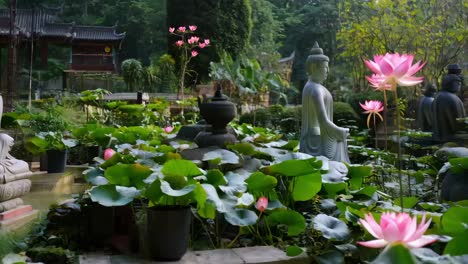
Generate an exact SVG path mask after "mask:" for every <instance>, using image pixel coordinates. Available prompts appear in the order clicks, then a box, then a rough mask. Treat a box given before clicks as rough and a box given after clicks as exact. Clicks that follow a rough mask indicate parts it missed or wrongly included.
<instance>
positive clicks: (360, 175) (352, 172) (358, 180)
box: [348, 165, 372, 190]
mask: <svg viewBox="0 0 468 264" xmlns="http://www.w3.org/2000/svg"><path fill="white" fill-rule="evenodd" d="M371 174H372V167H370V166H362V165H358V166H355V165H353V166H349V167H348V178H349V186H350V187H351V189H354V190H356V189H359V188H361V186H362V182H363V179H364V178H365V177H369V176H370V175H371Z"/></svg>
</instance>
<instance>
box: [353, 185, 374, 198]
mask: <svg viewBox="0 0 468 264" xmlns="http://www.w3.org/2000/svg"><path fill="white" fill-rule="evenodd" d="M376 191H377V188H376V187H374V186H366V187H364V188H361V189H359V190H355V191H350V193H351V194H352V195H355V196H356V195H359V194H362V195H365V196H367V197H372V196H373V195H374V193H375V192H376Z"/></svg>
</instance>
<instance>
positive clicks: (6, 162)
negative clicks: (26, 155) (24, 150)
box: [0, 133, 32, 184]
mask: <svg viewBox="0 0 468 264" xmlns="http://www.w3.org/2000/svg"><path fill="white" fill-rule="evenodd" d="M13 143H14V139H13V138H12V137H10V136H9V135H7V134H4V133H0V184H4V183H8V182H12V181H16V180H20V179H25V178H28V177H29V176H31V175H32V172H31V171H30V170H29V165H28V163H26V162H25V161H23V160H19V159H16V158H15V157H13V156H12V155H10V153H9V152H10V150H11V147H12V146H13Z"/></svg>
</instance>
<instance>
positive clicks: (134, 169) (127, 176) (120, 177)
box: [104, 163, 153, 189]
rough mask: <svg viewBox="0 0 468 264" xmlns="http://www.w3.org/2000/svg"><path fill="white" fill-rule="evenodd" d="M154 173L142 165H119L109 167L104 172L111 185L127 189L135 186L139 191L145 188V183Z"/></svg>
mask: <svg viewBox="0 0 468 264" xmlns="http://www.w3.org/2000/svg"><path fill="white" fill-rule="evenodd" d="M152 172H153V171H152V170H151V169H150V168H149V167H147V166H143V165H141V164H138V163H136V164H122V163H119V164H117V165H114V166H112V167H109V168H107V169H106V171H105V172H104V176H105V177H106V178H107V179H108V180H109V182H110V183H111V184H115V185H121V186H125V187H131V186H134V187H136V188H138V189H141V188H144V187H145V183H144V182H143V180H144V179H146V178H147V177H148V176H149V175H150V174H151V173H152Z"/></svg>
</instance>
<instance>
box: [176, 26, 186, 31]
mask: <svg viewBox="0 0 468 264" xmlns="http://www.w3.org/2000/svg"><path fill="white" fill-rule="evenodd" d="M177 30H178V31H179V32H185V30H187V28H185V27H179V28H178V29H177Z"/></svg>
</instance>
